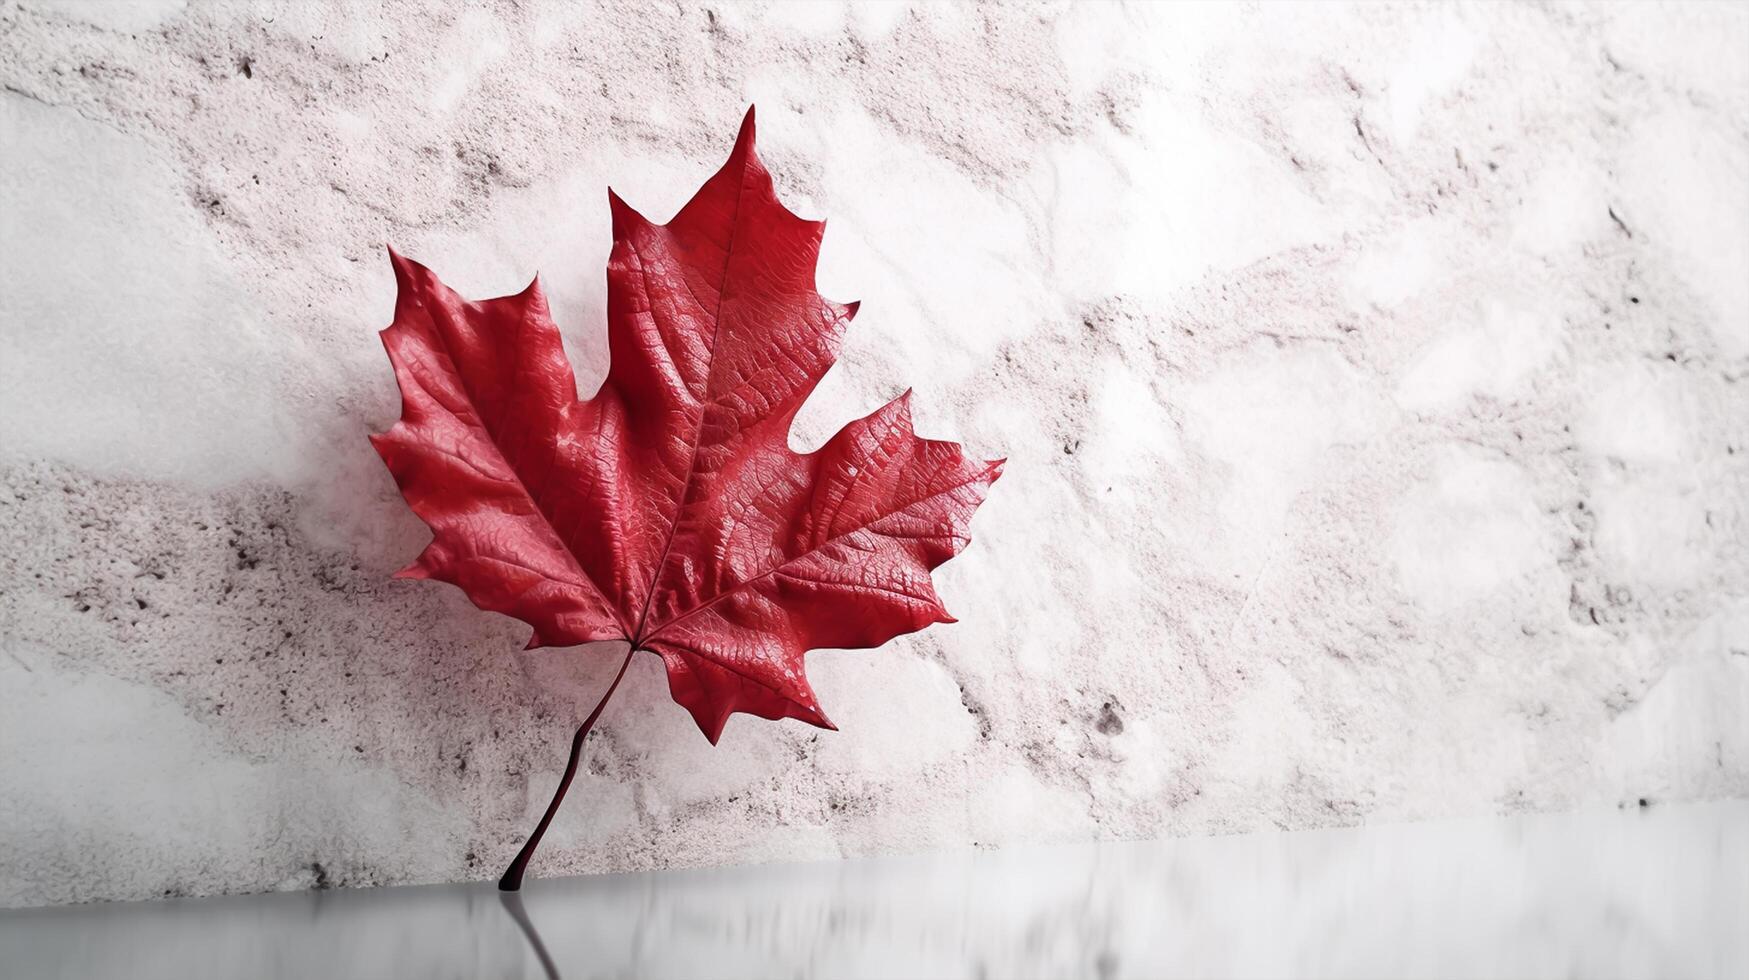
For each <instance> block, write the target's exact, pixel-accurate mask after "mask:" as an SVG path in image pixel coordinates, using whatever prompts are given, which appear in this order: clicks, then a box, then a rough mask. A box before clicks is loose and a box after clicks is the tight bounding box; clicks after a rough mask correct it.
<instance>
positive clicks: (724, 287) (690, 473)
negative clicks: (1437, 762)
mask: <svg viewBox="0 0 1749 980" xmlns="http://www.w3.org/2000/svg"><path fill="white" fill-rule="evenodd" d="M746 192H747V161H746V160H745V159H743V160H742V161H741V169H740V172H739V173H738V174H736V175H735V206H734V208H732V209H731V210H730V211H729V241H728V244H726V245H724V246H723V272H722V275H721V277H720V278H719V282H718V285H717V308H716V310H715V311H714V313H713V314H712V318H711V342H710V344H709V345H708V347H707V348H706V349H707V350H709V351H710V359H711V363H710V367H708V368H706V369H705V376H704V391H703V392H702V398H701V405H700V407H699V412H698V425H697V427H696V428H694V429H693V433H692V458H691V459H690V460H688V461H687V464H686V480H685V481H684V482H683V483H682V484H681V485H680V497H679V498H678V499H677V500H676V501H675V504H674V520H673V522H672V523H670V524H669V525H668V540H667V541H666V542H665V543H664V544H663V545H662V557H661V558H660V559H658V560H657V562H656V574H655V577H654V578H652V579H651V580H650V589H649V594H647V595H645V596H644V608H643V611H642V612H640V613H638V624H637V626H636V627H635V628H634V629H633V630H632V636H631V638H630V639H631V641H632V646H633V647H634V648H635V647H637V646H638V645H639V644H641V643H642V642H643V641H644V640H645V639H646V638H647V637H646V634H645V633H644V626H645V625H646V624H648V622H649V619H650V608H651V606H653V605H654V604H655V602H656V589H657V587H658V586H660V585H661V584H662V573H663V572H666V571H667V570H668V558H669V555H670V554H671V553H672V552H673V551H674V536H675V534H676V533H677V532H678V531H679V530H680V519H681V516H682V515H683V514H684V513H685V512H686V498H687V497H688V496H689V495H690V494H691V493H692V481H693V478H694V477H696V476H697V475H698V449H699V444H700V443H701V442H703V441H704V416H705V412H706V411H708V410H709V407H710V402H711V386H712V384H713V383H714V382H715V380H716V375H717V339H718V338H719V337H720V336H721V334H722V330H723V299H724V298H725V297H726V296H727V295H728V292H729V260H730V259H731V258H732V257H733V256H734V254H735V233H736V232H737V231H738V230H739V228H740V221H741V198H742V197H743V196H745V194H746Z"/></svg>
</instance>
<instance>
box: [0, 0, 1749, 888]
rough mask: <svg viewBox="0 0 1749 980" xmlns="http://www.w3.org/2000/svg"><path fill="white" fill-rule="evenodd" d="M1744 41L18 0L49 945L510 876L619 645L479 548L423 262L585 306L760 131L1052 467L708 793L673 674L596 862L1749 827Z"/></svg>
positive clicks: (27, 434)
mask: <svg viewBox="0 0 1749 980" xmlns="http://www.w3.org/2000/svg"><path fill="white" fill-rule="evenodd" d="M1746 50H1749V12H1746V11H1745V9H1744V8H1742V7H1728V6H1723V5H1719V6H1712V5H1707V6H1693V7H1678V8H1666V9H1657V8H1640V7H1614V6H1612V7H1608V8H1588V7H1574V6H1556V7H1548V8H1529V7H1506V6H1486V7H1477V8H1453V7H1445V6H1441V7H1435V8H1429V9H1399V8H1382V7H1373V6H1365V7H1361V8H1358V9H1354V10H1346V11H1344V10H1341V9H1338V8H1333V7H1325V6H1293V7H1283V6H1271V7H1267V8H1264V9H1250V8H1231V7H1205V6H1195V7H1183V8H1177V7H1152V6H1145V7H1137V8H1130V9H1125V8H1121V7H1116V6H1086V7H1070V6H1048V7H1015V8H1005V9H996V8H971V7H948V6H931V7H926V8H922V9H919V10H915V11H912V10H907V9H905V8H902V7H896V6H883V5H868V6H857V7H852V8H848V9H840V8H836V7H832V6H825V5H809V6H803V7H797V8H784V9H774V10H766V9H764V8H758V7H753V6H742V5H733V4H720V5H715V6H697V7H693V6H688V7H683V8H664V7H660V6H653V7H649V8H644V7H637V8H625V9H614V8H610V7H609V8H583V9H579V8H572V7H569V6H558V5H553V6H545V5H540V4H533V5H517V4H513V3H509V2H502V3H498V4H479V5H461V4H432V5H430V6H429V7H426V8H423V9H413V8H399V7H397V8H395V9H394V10H390V11H381V10H379V9H378V8H377V7H376V5H374V4H358V5H345V6H340V5H326V4H319V3H315V2H308V3H305V2H285V3H277V4H272V3H268V4H259V5H254V6H237V7H214V6H209V5H190V6H189V8H188V9H183V8H182V6H181V4H180V3H177V2H170V3H163V2H139V3H123V2H113V3H77V2H70V0H57V2H47V0H22V2H20V0H10V2H6V3H4V4H0V83H3V86H4V94H3V95H0V134H3V138H4V147H5V149H4V153H3V154H0V156H3V158H4V162H3V163H0V167H3V168H4V169H3V174H4V176H3V180H0V222H3V225H0V228H3V231H0V233H3V235H4V238H3V245H0V249H3V251H0V304H3V305H0V314H3V320H0V331H3V332H0V341H3V344H4V346H3V347H0V650H3V654H4V655H3V656H0V904H10V905H29V904H43V903H55V902H66V901H76V900H82V899H93V898H137V897H146V896H154V895H163V894H190V893H210V892H223V891H245V890H255V889H264V888H297V887H306V886H326V885H362V884H372V883H387V882H409V881H431V880H438V879H456V878H468V877H486V876H490V875H495V874H496V873H497V872H498V871H499V870H500V869H501V867H502V865H503V864H504V863H505V862H506V861H507V860H508V858H509V857H510V856H511V855H512V854H513V853H514V851H515V849H516V847H517V846H518V845H519V844H520V842H521V840H522V836H523V834H524V833H525V832H526V831H527V829H528V828H529V826H530V824H531V823H532V821H533V819H534V817H535V816H536V815H537V814H538V812H539V810H540V808H541V807H542V806H544V804H545V802H546V800H547V797H548V794H549V793H550V791H551V789H552V786H553V784H554V782H555V780H556V778H557V772H558V770H559V768H560V766H561V764H562V762H563V753H564V750H565V745H566V740H567V738H568V736H569V733H570V731H571V729H572V727H573V725H574V724H575V723H576V721H577V719H578V717H579V716H580V715H581V714H582V713H583V712H584V711H586V710H587V708H588V707H589V705H590V704H591V703H592V702H593V700H594V695H595V693H596V692H597V691H598V690H599V689H600V688H601V687H602V686H603V685H604V684H605V683H606V681H607V679H608V676H609V675H610V673H611V671H612V670H613V668H614V667H615V666H617V664H616V663H615V662H614V657H613V656H612V651H611V650H609V649H605V648H604V649H599V650H592V649H579V650H558V651H553V650H545V651H538V652H535V653H522V652H519V651H518V648H519V647H520V645H521V641H522V640H523V639H524V638H525V635H526V628H525V627H522V626H520V625H519V624H516V623H513V622H510V621H508V620H505V619H502V618H500V617H496V616H493V615H490V614H487V613H482V612H479V611H477V610H475V609H473V608H472V607H471V606H470V605H468V603H467V602H466V601H465V599H463V598H462V596H461V595H460V593H458V592H456V591H455V590H453V589H449V588H446V587H443V586H439V585H434V584H431V583H423V582H395V581H391V580H390V579H389V573H390V572H391V571H392V570H393V569H395V568H397V567H399V566H400V565H401V564H404V563H405V562H406V561H407V560H408V559H409V558H410V557H411V556H413V555H414V554H416V553H417V552H418V550H419V548H420V547H421V546H422V544H423V542H424V539H425V536H426V532H425V530H424V529H423V527H422V526H421V525H420V524H419V522H418V521H417V520H416V519H415V518H414V517H413V516H412V515H411V514H410V513H409V512H408V511H407V509H406V507H405V506H404V505H403V504H402V503H401V501H400V500H399V498H398V497H397V495H396V493H395V491H394V487H393V485H392V483H391V482H390V480H389V477H388V475H387V473H386V472H385V471H384V469H383V468H382V466H381V464H380V463H379V462H378V461H377V459H376V457H375V456H374V454H373V453H372V452H371V450H370V448H369V446H368V445H367V444H366V442H365V439H364V436H365V434H366V433H367V432H369V431H373V430H380V429H382V428H383V427H385V426H386V425H387V424H388V423H389V422H390V421H391V420H392V419H393V417H394V416H395V413H396V408H397V399H396V395H395V390H394V385H393V382H392V379H391V375H390V371H389V366H388V363H387V361H386V359H385V358H384V356H383V354H382V351H381V348H380V346H379V344H378V341H377V338H376V334H375V331H376V330H377V329H378V328H380V327H381V326H383V325H384V324H385V323H386V322H387V320H388V317H389V314H390V308H391V299H392V282H391V277H390V272H389V266H388V262H387V260H386V259H385V257H384V254H383V251H382V246H383V245H384V244H385V243H389V242H392V243H394V244H395V245H396V247H397V248H400V249H402V250H404V251H406V252H407V253H408V254H410V255H412V256H414V257H416V258H418V259H420V260H422V261H424V262H427V263H429V264H431V265H432V266H433V267H434V268H435V269H437V270H438V271H439V272H440V273H441V274H442V275H443V276H444V277H445V278H446V279H448V280H449V281H450V282H452V283H455V284H457V285H458V286H459V287H461V288H463V289H464V290H466V291H469V292H471V293H473V294H475V295H482V296H483V295H487V294H498V293H503V292H508V291H512V290H514V289H517V288H520V287H521V286H522V285H523V284H524V283H525V282H526V281H527V279H528V278H529V276H530V275H531V274H533V273H534V272H535V271H536V270H539V271H540V272H542V273H543V279H544V282H545V283H546V284H547V286H548V288H549V290H550V292H551V294H552V297H553V300H554V306H555V308H556V312H557V315H558V318H559V320H560V323H561V325H562V326H563V328H564V329H565V332H566V339H567V342H568V344H569V347H570V350H571V352H572V355H573V357H574V358H575V359H576V361H577V363H578V365H579V368H580V371H579V373H580V375H582V376H583V377H584V379H585V381H584V384H585V388H586V390H587V389H588V388H590V387H592V386H593V383H594V380H593V379H595V378H598V377H599V376H600V373H601V371H602V370H603V368H604V366H605V365H604V357H605V349H604V344H603V337H602V326H603V302H604V297H603V292H604V274H603V267H604V263H605V260H606V256H607V250H608V244H609V231H608V220H607V210H606V196H605V192H604V187H605V185H607V184H608V183H610V182H611V183H612V184H613V185H614V186H615V187H616V188H617V189H618V190H619V191H620V192H621V193H622V194H623V195H624V196H625V197H626V198H627V199H628V200H629V201H631V202H632V203H633V204H634V205H636V206H638V207H640V208H641V209H644V210H645V211H646V212H647V213H650V214H651V215H652V216H655V217H665V216H666V215H667V214H669V213H672V211H673V210H674V209H676V208H678V207H679V205H680V204H681V203H682V202H683V201H684V200H685V199H686V197H687V196H688V195H690V193H691V192H692V190H693V189H694V188H695V187H696V186H697V184H698V183H699V182H700V181H701V180H702V179H703V177H704V176H705V175H706V174H708V173H709V172H710V171H711V170H712V169H714V168H715V167H716V166H717V165H718V164H719V163H720V162H721V160H722V158H723V157H724V155H725V154H726V152H727V149H728V145H729V142H730V140H731V138H732V135H733V132H734V128H735V124H736V123H737V121H738V120H739V118H740V115H741V113H742V111H743V110H744V108H745V106H746V104H747V103H749V102H757V103H758V105H759V110H760V130H761V132H760V138H761V148H762V151H763V153H764V155H765V157H766V159H767V161H768V163H769V165H770V167H771V169H772V171H773V172H774V173H775V175H776V178H777V181H778V185H779V189H780V193H781V194H782V195H783V196H784V198H785V200H786V201H787V202H789V203H790V204H791V206H792V207H793V208H795V209H796V210H798V211H800V212H801V213H803V214H806V215H824V216H827V217H829V218H830V225H829V227H828V230H827V236H826V246H825V254H824V257H823V261H822V268H821V270H820V282H821V286H822V289H823V291H825V292H826V293H827V294H828V295H830V296H833V297H835V298H840V299H861V300H863V302H864V305H863V312H862V315H861V316H860V317H859V318H858V319H857V322H856V326H855V328H854V330H853V331H852V333H851V335H850V338H849V341H848V343H847V346H846V351H845V356H844V358H843V361H842V363H841V364H840V366H839V367H838V368H837V369H835V370H834V371H833V372H832V374H831V375H830V376H829V377H828V378H827V380H826V382H825V384H824V385H823V386H822V387H821V389H820V392H819V394H818V395H817V397H816V398H815V399H814V401H813V402H812V403H811V404H810V406H809V408H808V410H807V411H806V412H804V416H803V420H802V422H801V424H800V425H799V431H798V432H797V436H796V437H797V440H798V443H800V444H807V445H813V444H817V443H818V442H820V441H822V440H823V439H824V438H825V436H826V435H827V434H829V433H830V432H831V431H832V430H833V429H834V428H836V426H837V425H838V424H840V423H841V422H843V421H845V420H847V419H849V418H851V417H853V416H854V415H857V414H860V413H861V412H863V411H866V410H868V409H869V408H871V407H873V406H874V405H876V404H878V403H879V402H880V401H882V400H884V399H885V398H887V397H889V396H891V395H892V394H894V393H896V392H897V391H898V390H899V389H901V388H903V387H905V386H907V385H915V386H916V388H917V391H918V398H917V402H918V409H919V414H920V425H921V427H922V428H923V431H924V432H925V434H928V435H932V436H937V437H947V438H956V439H961V440H963V441H965V442H966V443H967V444H968V445H969V447H970V449H971V450H972V451H973V452H974V453H976V454H978V455H982V456H997V455H1007V456H1009V457H1010V458H1011V460H1012V462H1011V464H1010V466H1009V469H1008V475H1007V476H1006V477H1005V478H1004V479H1003V481H1002V482H1001V483H1000V484H998V485H997V487H996V488H995V491H994V493H993V494H992V497H991V500H990V502H989V504H988V505H986V507H985V508H984V510H983V511H982V512H980V514H979V516H978V519H977V523H976V524H975V526H974V531H975V536H976V540H975V541H974V543H973V545H972V547H971V549H970V551H969V552H968V553H967V554H966V555H965V556H963V557H962V558H960V559H958V560H956V561H954V562H953V563H951V564H949V565H948V566H946V567H945V568H944V569H942V571H941V572H940V574H939V575H938V580H939V582H940V585H941V590H942V592H943V594H944V596H945V597H946V599H947V602H948V605H949V607H950V608H951V609H952V610H953V611H954V613H955V614H957V615H958V616H959V618H960V622H959V623H958V624H957V625H951V626H941V627H936V628H933V629H931V630H929V631H928V632H926V633H924V634H921V635H918V636H914V637H910V638H906V639H903V640H900V641H898V642H895V643H893V644H890V645H889V646H888V647H887V648H885V649H883V650H881V651H879V652H876V653H835V652H822V653H819V654H816V655H814V656H813V657H812V658H810V664H809V667H810V672H811V674H812V675H813V676H814V677H815V678H816V683H817V686H818V688H819V691H820V694H821V697H822V701H823V703H824V705H825V707H826V709H827V710H828V711H829V712H830V713H831V715H832V717H833V718H834V720H836V721H837V722H838V723H839V724H840V726H841V727H842V729H843V731H841V732H839V733H837V734H832V733H823V732H819V731H817V730H815V729H811V728H808V727H805V726H802V725H800V724H797V723H783V724H773V723H770V722H765V721H760V720H757V719H750V718H747V717H745V716H741V717H737V718H736V719H735V720H734V721H732V722H731V723H730V725H729V728H728V731H727V733H726V734H725V736H724V738H723V742H722V745H721V746H720V747H718V748H716V749H714V750H713V749H712V748H711V747H710V746H709V745H708V744H707V743H706V742H705V740H704V739H703V737H702V736H700V735H699V734H698V732H697V730H696V728H694V727H693V725H692V723H691V721H690V720H689V719H688V718H687V717H686V715H685V713H684V712H683V711H681V709H679V708H678V707H676V706H674V705H672V704H671V703H670V702H669V701H668V698H667V693H666V684H665V681H664V679H663V677H662V674H661V669H660V666H659V664H658V662H657V661H656V660H655V659H654V658H644V659H641V660H640V661H639V662H637V663H636V664H635V665H634V667H633V668H632V671H631V673H630V674H629V675H628V676H629V679H628V681H627V683H626V684H625V686H624V688H623V689H622V692H621V694H620V695H619V697H618V698H617V700H616V702H615V704H614V705H613V707H611V708H610V709H609V710H608V712H607V714H606V716H605V723H604V728H603V730H602V731H601V733H600V735H599V736H598V737H597V738H596V739H594V740H593V741H592V743H591V747H590V761H589V765H588V770H587V772H586V773H585V774H584V775H583V776H582V777H581V778H580V780H579V783H578V785H577V786H576V787H575V789H574V790H573V792H572V796H571V800H570V802H569V804H568V806H567V807H566V809H565V810H564V811H563V813H562V815H561V817H560V818H559V820H558V822H557V823H556V825H555V829H554V831H553V833H552V834H551V835H550V836H549V838H548V844H547V846H546V848H545V850H544V851H543V856H542V858H541V859H540V860H539V861H538V862H537V870H538V872H539V873H551V872H555V871H560V870H562V871H568V872H582V871H596V870H609V869H626V868H643V867H655V866H666V865H680V864H710V863H730V862H743V861H761V860H772V859H791V858H814V857H822V856H828V857H829V856H833V855H839V854H853V853H854V854H860V853H868V852H877V851H900V850H917V849H927V848H937V847H953V846H963V845H966V844H972V843H976V844H980V845H992V844H1002V843H1005V842H1013V841H1019V840H1041V839H1062V838H1085V837H1094V836H1117V837H1130V836H1150V835H1161V834H1182V833H1199V832H1209V831H1221V832H1225V831H1240V830H1246V829H1253V828H1270V827H1306V826H1317V825H1325V824H1344V823H1357V822H1363V821H1378V820H1395V819H1404V818H1415V817H1423V816H1429V815H1436V814H1439V815H1444V814H1469V813H1488V812H1498V811H1513V810H1521V809H1545V808H1560V807H1565V806H1569V805H1573V804H1576V803H1580V802H1595V801H1614V802H1621V803H1626V804H1633V803H1636V802H1637V801H1638V800H1639V799H1641V798H1646V799H1647V800H1649V801H1652V803H1653V804H1654V805H1655V804H1656V802H1657V801H1660V800H1666V799H1675V798H1693V797H1708V796H1721V795H1742V794H1746V793H1749V727H1746V726H1745V725H1744V724H1743V720H1742V719H1743V712H1744V709H1745V705H1746V703H1749V385H1746V383H1745V380H1744V378H1745V374H1746V373H1749V58H1745V57H1743V55H1744V53H1745V51H1746Z"/></svg>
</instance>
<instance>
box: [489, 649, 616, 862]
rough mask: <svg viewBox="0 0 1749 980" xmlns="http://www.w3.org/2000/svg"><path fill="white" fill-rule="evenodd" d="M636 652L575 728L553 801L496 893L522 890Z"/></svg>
mask: <svg viewBox="0 0 1749 980" xmlns="http://www.w3.org/2000/svg"><path fill="white" fill-rule="evenodd" d="M637 652H638V647H637V644H632V645H630V646H628V647H627V649H626V658H625V660H624V661H623V662H621V663H620V665H619V673H617V674H615V675H613V683H612V684H609V685H608V686H607V693H606V694H603V695H602V696H601V700H600V701H597V702H596V703H595V710H594V711H591V712H589V717H588V718H586V719H584V720H583V724H582V725H579V726H578V727H577V734H576V735H574V736H572V738H571V760H570V761H569V762H567V763H565V775H564V776H562V777H560V779H559V789H558V792H556V793H554V794H553V801H552V802H551V803H548V804H547V812H546V813H545V814H544V815H542V817H541V818H540V823H538V824H536V825H535V828H534V833H532V834H529V835H528V842H527V843H525V844H523V845H522V850H521V851H518V852H517V854H516V860H514V861H512V862H510V867H508V868H506V869H505V871H504V877H502V878H499V879H498V890H499V891H504V892H513V891H520V890H521V889H522V873H523V872H524V871H526V870H528V860H529V858H532V857H534V849H535V848H537V847H539V846H540V839H541V838H542V837H543V836H545V835H546V832H547V824H550V823H552V822H553V814H555V813H558V812H559V804H560V803H563V802H564V801H565V791H566V790H568V789H570V788H571V779H572V778H573V777H574V776H576V775H577V758H578V757H579V756H580V755H582V752H583V740H584V739H585V738H587V737H588V736H589V730H590V729H591V728H594V727H595V719H597V718H600V717H601V709H603V708H605V707H607V701H608V699H609V698H611V697H613V692H614V691H616V690H618V689H619V682H620V678H622V677H624V676H625V675H626V668H627V667H629V666H631V662H632V654H634V653H637Z"/></svg>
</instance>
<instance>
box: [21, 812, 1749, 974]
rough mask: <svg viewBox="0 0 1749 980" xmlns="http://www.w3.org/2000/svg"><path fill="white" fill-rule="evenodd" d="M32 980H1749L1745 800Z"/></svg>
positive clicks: (761, 870) (336, 938) (1281, 844)
mask: <svg viewBox="0 0 1749 980" xmlns="http://www.w3.org/2000/svg"><path fill="white" fill-rule="evenodd" d="M0 975H4V976H5V977H8V978H18V980H23V978H34V977H79V978H103V977H130V978H158V977H163V978H175V980H189V978H198V977H247V978H252V980H269V978H276V977H300V978H301V977H323V978H327V977H400V976H405V977H533V978H541V977H554V976H558V977H565V978H569V980H577V978H585V977H639V976H651V977H749V978H772V977H968V978H983V977H992V978H1006V977H1016V978H1020V977H1094V978H1107V977H1170V976H1206V977H1392V978H1395V977H1422V976H1426V977H1592V978H1602V977H1659V978H1668V977H1682V978H1686V977H1733V978H1741V977H1749V801H1734V802H1717V803H1707V804H1689V805H1673V806H1665V805H1652V806H1649V807H1645V808H1640V807H1634V808H1630V809H1627V810H1608V811H1602V812H1589V813H1579V814H1570V815H1563V816H1552V815H1547V816H1527V817H1515V818H1510V819H1495V820H1476V821H1460V822H1443V823H1426V824H1417V825H1408V826H1389V827H1372V828H1365V829H1353V830H1332V831H1313V832H1306V833H1292V834H1254V835H1244V836H1236V837H1221V838H1199V839H1184V840H1172V841H1159V842H1144V843H1121V844H1099V845H1075V846H1061V847H1048V848H1026V849H1016V850H1007V851H982V852H968V853H959V854H949V855H934V856H928V857H908V858H893V859H879V860H862V861H847V862H842V863H835V864H808V865H785V866H766V867H755V868H737V869H727V870H718V871H677V872H663V873H653V874H636V875H612V876H598V877H587V878H570V879H558V880H531V881H530V883H529V885H528V887H527V889H526V890H525V891H524V892H523V893H522V895H521V896H520V899H518V898H517V897H515V896H509V897H501V896H500V895H499V893H498V892H497V891H496V890H495V889H494V887H493V885H492V884H491V883H490V882H480V883H476V884H468V885H439V886H430V887H419V888H383V889H372V890H357V891H327V892H310V893H300V894H277V895H256V896H249V897H241V898H220V899H182V900H174V901H164V902H142V903H131V904H110V905H87V906H76V907H70V908H60V909H33V910H20V911H12V912H0Z"/></svg>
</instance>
